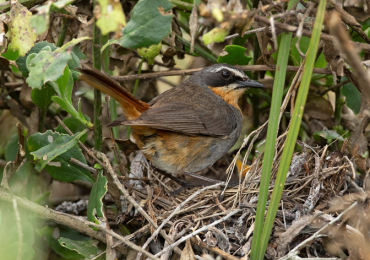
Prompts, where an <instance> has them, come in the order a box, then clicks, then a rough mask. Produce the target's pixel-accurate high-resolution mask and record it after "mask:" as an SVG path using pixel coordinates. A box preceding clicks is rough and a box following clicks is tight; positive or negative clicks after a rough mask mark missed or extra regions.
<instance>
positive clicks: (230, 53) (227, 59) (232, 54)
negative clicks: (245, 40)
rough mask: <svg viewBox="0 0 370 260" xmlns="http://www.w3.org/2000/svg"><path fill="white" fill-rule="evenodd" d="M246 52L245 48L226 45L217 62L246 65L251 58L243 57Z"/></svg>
mask: <svg viewBox="0 0 370 260" xmlns="http://www.w3.org/2000/svg"><path fill="white" fill-rule="evenodd" d="M246 51H247V49H246V48H243V47H241V46H238V45H227V46H225V48H224V50H223V51H222V52H221V54H220V56H218V59H217V62H219V63H227V64H230V65H247V64H248V63H249V62H250V61H251V60H252V58H251V57H248V56H246V55H245V52H246Z"/></svg>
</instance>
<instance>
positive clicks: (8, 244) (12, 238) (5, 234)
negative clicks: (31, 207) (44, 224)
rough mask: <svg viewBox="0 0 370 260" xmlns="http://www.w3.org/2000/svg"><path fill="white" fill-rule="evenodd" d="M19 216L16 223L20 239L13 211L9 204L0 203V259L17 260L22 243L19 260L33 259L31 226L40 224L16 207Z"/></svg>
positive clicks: (33, 232) (33, 245)
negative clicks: (20, 235) (18, 220)
mask: <svg viewBox="0 0 370 260" xmlns="http://www.w3.org/2000/svg"><path fill="white" fill-rule="evenodd" d="M18 210H19V214H20V218H21V220H20V222H19V223H18V224H19V225H20V228H21V230H20V231H21V232H22V235H23V236H22V238H20V237H19V236H18V234H19V233H18V230H17V225H16V223H15V221H17V220H16V216H15V213H14V209H13V207H12V205H11V204H8V203H4V202H1V203H0V213H1V222H0V234H2V235H1V236H0V244H1V246H0V255H1V259H5V260H8V259H9V260H12V259H18V258H17V254H18V249H19V246H20V243H22V252H21V257H20V259H22V260H32V259H34V257H35V250H34V248H33V247H36V243H35V242H36V241H35V229H34V227H33V226H37V225H39V224H40V223H38V222H37V220H36V219H35V218H34V217H32V216H30V214H29V212H27V211H26V210H23V209H21V208H20V207H18Z"/></svg>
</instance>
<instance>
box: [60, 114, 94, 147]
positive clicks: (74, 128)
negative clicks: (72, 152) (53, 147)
mask: <svg viewBox="0 0 370 260" xmlns="http://www.w3.org/2000/svg"><path fill="white" fill-rule="evenodd" d="M84 118H85V119H86V120H88V121H90V118H89V117H88V116H87V115H84ZM63 123H64V124H65V125H66V126H67V127H68V129H69V130H71V132H72V133H77V132H81V131H82V130H84V129H85V127H86V126H85V125H84V124H83V123H81V121H80V120H78V119H76V118H75V117H72V116H70V117H66V118H64V119H63ZM55 131H57V132H59V133H61V134H67V131H66V130H64V128H63V127H62V126H61V125H58V127H57V128H56V129H55ZM86 138H87V133H86V134H85V135H83V136H82V137H81V139H80V141H81V142H84V141H85V140H86Z"/></svg>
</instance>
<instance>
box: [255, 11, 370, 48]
mask: <svg viewBox="0 0 370 260" xmlns="http://www.w3.org/2000/svg"><path fill="white" fill-rule="evenodd" d="M254 19H255V20H256V21H257V22H261V23H263V24H266V25H271V24H270V20H269V19H267V18H265V17H262V16H259V15H256V16H255V17H254ZM274 25H275V27H276V28H279V29H282V30H284V31H287V32H293V33H296V32H297V31H298V27H295V26H292V25H288V24H284V23H279V22H276V21H275V22H274ZM302 35H303V36H307V37H311V36H312V31H310V30H305V29H303V30H302ZM320 38H321V39H322V40H325V41H331V42H333V41H334V40H335V37H333V36H331V35H329V34H326V33H321V36H320ZM351 44H352V46H353V47H354V48H359V49H362V50H370V45H369V44H365V43H361V42H353V41H351Z"/></svg>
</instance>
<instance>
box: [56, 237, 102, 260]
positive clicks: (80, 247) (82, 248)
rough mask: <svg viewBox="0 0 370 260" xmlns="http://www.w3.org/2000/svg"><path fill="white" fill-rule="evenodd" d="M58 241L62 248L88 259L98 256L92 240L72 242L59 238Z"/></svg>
mask: <svg viewBox="0 0 370 260" xmlns="http://www.w3.org/2000/svg"><path fill="white" fill-rule="evenodd" d="M58 241H59V244H60V245H61V246H62V247H65V248H68V249H69V250H73V251H76V252H77V253H78V254H80V255H82V256H84V257H86V258H88V259H91V258H92V257H94V256H96V255H97V254H98V249H97V247H96V243H97V242H96V241H93V240H72V239H69V238H65V237H61V238H59V239H58Z"/></svg>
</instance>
